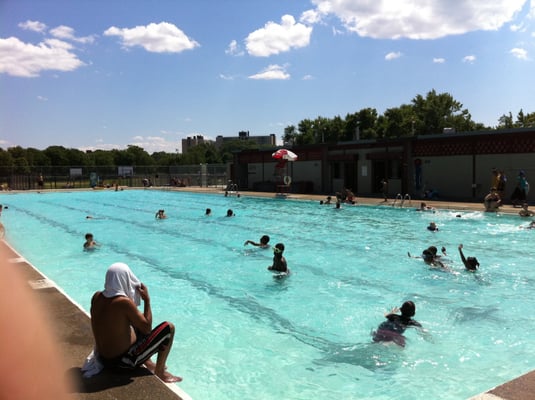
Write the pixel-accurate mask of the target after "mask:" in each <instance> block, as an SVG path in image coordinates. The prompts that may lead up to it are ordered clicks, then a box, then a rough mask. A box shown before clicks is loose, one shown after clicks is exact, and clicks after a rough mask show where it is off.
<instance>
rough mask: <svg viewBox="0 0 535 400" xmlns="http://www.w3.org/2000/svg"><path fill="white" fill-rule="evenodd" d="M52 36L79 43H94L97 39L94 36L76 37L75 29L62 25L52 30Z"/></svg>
mask: <svg viewBox="0 0 535 400" xmlns="http://www.w3.org/2000/svg"><path fill="white" fill-rule="evenodd" d="M50 34H51V35H52V36H54V37H56V38H59V39H65V40H72V41H74V42H78V43H93V42H94V41H95V37H94V36H93V35H90V36H85V37H76V36H75V35H74V29H72V28H71V27H69V26H65V25H60V26H58V27H56V28H53V29H50Z"/></svg>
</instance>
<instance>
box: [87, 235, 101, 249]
mask: <svg viewBox="0 0 535 400" xmlns="http://www.w3.org/2000/svg"><path fill="white" fill-rule="evenodd" d="M99 246H100V245H99V244H98V243H97V242H95V240H94V239H93V234H92V233H86V234H85V242H84V251H90V250H95V249H96V248H97V247H99Z"/></svg>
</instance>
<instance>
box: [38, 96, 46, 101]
mask: <svg viewBox="0 0 535 400" xmlns="http://www.w3.org/2000/svg"><path fill="white" fill-rule="evenodd" d="M37 100H39V101H48V98H47V97H44V96H37Z"/></svg>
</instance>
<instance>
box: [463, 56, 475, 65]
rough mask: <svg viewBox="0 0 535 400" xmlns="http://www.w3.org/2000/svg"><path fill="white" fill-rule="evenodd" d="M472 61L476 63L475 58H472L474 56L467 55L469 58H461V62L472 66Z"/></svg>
mask: <svg viewBox="0 0 535 400" xmlns="http://www.w3.org/2000/svg"><path fill="white" fill-rule="evenodd" d="M474 61H476V56H474V55H469V56H465V57H463V62H465V63H468V64H473V63H474Z"/></svg>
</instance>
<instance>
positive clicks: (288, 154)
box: [271, 149, 297, 161]
mask: <svg viewBox="0 0 535 400" xmlns="http://www.w3.org/2000/svg"><path fill="white" fill-rule="evenodd" d="M271 157H273V158H277V159H280V160H287V161H295V160H297V154H295V153H294V152H292V151H290V150H287V149H279V150H277V151H276V152H275V153H273V154H272V155H271Z"/></svg>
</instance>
